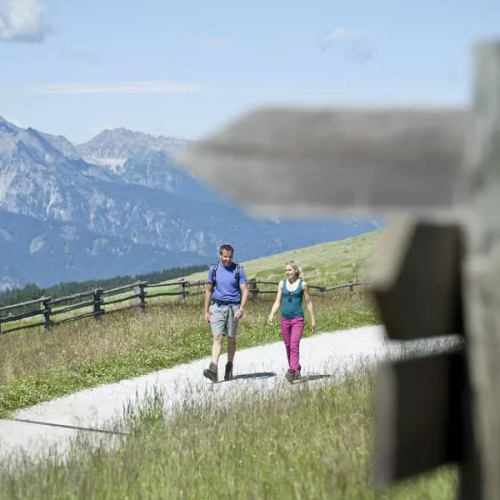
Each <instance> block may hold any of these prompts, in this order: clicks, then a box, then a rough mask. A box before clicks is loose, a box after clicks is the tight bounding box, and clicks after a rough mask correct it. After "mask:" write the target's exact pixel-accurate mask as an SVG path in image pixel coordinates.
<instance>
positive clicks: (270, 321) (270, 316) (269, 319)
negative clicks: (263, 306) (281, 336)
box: [267, 314, 274, 325]
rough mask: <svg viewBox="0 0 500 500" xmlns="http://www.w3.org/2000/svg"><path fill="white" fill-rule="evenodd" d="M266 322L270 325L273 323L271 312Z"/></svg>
mask: <svg viewBox="0 0 500 500" xmlns="http://www.w3.org/2000/svg"><path fill="white" fill-rule="evenodd" d="M267 323H268V324H269V325H272V324H273V323H274V316H273V315H272V314H270V315H269V318H267Z"/></svg>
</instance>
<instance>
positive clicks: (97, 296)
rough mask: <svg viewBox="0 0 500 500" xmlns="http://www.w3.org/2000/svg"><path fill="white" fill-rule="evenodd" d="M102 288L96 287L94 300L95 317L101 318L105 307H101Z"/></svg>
mask: <svg viewBox="0 0 500 500" xmlns="http://www.w3.org/2000/svg"><path fill="white" fill-rule="evenodd" d="M102 292H103V289H102V288H94V293H93V296H92V298H93V301H94V319H97V320H99V319H101V316H102V314H103V313H104V309H102V308H101V304H102Z"/></svg>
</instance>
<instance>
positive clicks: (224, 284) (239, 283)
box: [203, 245, 248, 382]
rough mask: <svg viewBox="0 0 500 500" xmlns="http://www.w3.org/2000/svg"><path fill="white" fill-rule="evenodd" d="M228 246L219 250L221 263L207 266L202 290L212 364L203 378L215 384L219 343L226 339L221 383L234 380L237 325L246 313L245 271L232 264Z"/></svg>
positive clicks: (232, 253) (246, 287)
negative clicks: (225, 355)
mask: <svg viewBox="0 0 500 500" xmlns="http://www.w3.org/2000/svg"><path fill="white" fill-rule="evenodd" d="M233 255H234V249H233V247H232V246H231V245H222V246H221V247H220V248H219V256H220V261H219V262H217V264H214V265H212V266H210V269H209V270H208V278H207V284H206V288H205V304H204V309H203V314H204V317H205V321H206V322H207V323H209V324H210V326H211V329H212V336H213V344H212V360H211V362H210V366H209V367H208V368H207V369H206V370H204V371H203V375H204V376H205V377H207V378H208V379H210V380H211V381H212V382H217V380H218V373H217V368H218V362H219V357H220V352H221V347H222V339H223V337H224V336H225V335H227V364H226V370H225V373H224V380H231V379H232V378H233V361H234V354H235V352H236V332H237V330H238V322H239V320H240V319H241V318H242V316H243V314H244V313H245V307H246V303H247V300H248V285H247V277H246V274H245V270H244V269H243V267H241V266H240V265H239V264H236V263H234V262H233Z"/></svg>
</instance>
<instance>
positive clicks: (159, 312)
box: [0, 291, 377, 417]
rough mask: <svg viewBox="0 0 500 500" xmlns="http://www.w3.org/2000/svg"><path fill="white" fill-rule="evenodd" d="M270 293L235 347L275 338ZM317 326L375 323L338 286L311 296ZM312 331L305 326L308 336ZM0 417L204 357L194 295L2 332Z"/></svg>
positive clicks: (362, 303) (365, 306)
mask: <svg viewBox="0 0 500 500" xmlns="http://www.w3.org/2000/svg"><path fill="white" fill-rule="evenodd" d="M270 308H271V297H269V300H265V299H264V300H261V299H259V300H255V301H253V302H251V303H250V304H249V307H248V313H247V315H246V316H245V318H244V320H243V321H242V322H241V329H240V334H239V339H238V345H239V348H240V349H241V348H245V347H253V346H256V345H261V344H265V343H269V342H275V341H278V340H279V339H280V334H279V329H278V327H277V325H275V327H270V326H269V325H267V324H266V319H267V316H268V314H269V310H270ZM315 308H316V319H317V322H318V329H319V331H332V330H340V329H344V328H351V327H357V326H363V325H368V324H373V323H375V322H377V317H376V313H375V311H374V309H373V308H372V306H371V304H370V301H369V300H368V298H367V296H366V295H364V294H357V293H351V292H349V291H343V292H339V293H336V294H330V295H329V296H325V297H323V298H321V297H317V298H316V299H315ZM309 334H310V333H309V332H308V331H306V336H307V335H309ZM0 345H1V348H0V417H5V416H7V415H9V414H10V413H11V412H12V411H14V410H17V409H20V408H24V407H27V406H31V405H34V404H36V403H39V402H42V401H47V400H50V399H52V398H54V397H58V396H62V395H65V394H70V393H72V392H75V391H77V390H80V389H84V388H90V387H95V386H98V385H101V384H105V383H111V382H116V381H119V380H122V379H125V378H130V377H134V376H138V375H142V374H146V373H149V372H152V371H156V370H161V369H164V368H169V367H172V366H175V365H176V364H179V363H184V362H188V361H192V360H194V359H199V358H202V357H204V356H208V355H209V353H210V348H211V335H210V329H209V327H208V326H207V325H206V324H205V323H204V320H203V317H202V303H201V300H200V299H199V298H198V299H197V300H195V299H192V300H187V301H185V302H181V301H175V302H172V301H169V302H165V303H163V304H161V305H158V306H151V307H149V308H147V309H145V310H144V311H138V310H136V311H128V312H124V313H116V314H115V315H110V316H109V317H106V316H105V317H103V318H102V319H101V320H94V319H92V318H90V319H88V320H82V321H78V322H74V323H68V324H65V325H61V326H59V327H56V328H54V329H52V330H50V331H47V332H40V331H25V332H17V333H12V334H7V335H4V336H3V337H2V340H1V341H0Z"/></svg>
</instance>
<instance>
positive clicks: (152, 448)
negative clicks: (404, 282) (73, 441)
mask: <svg viewBox="0 0 500 500" xmlns="http://www.w3.org/2000/svg"><path fill="white" fill-rule="evenodd" d="M373 386H374V382H373V379H372V378H371V376H370V375H369V374H368V373H361V374H360V375H359V376H358V377H351V378H349V379H347V380H346V381H345V382H344V383H342V384H334V383H333V379H328V378H325V379H322V380H318V381H316V382H314V383H310V384H308V383H302V384H294V385H293V386H287V385H284V384H282V385H277V388H276V390H273V393H272V397H269V394H267V393H264V392H263V393H258V392H257V393H255V392H253V393H249V391H247V390H245V389H242V390H241V392H240V393H238V394H235V395H234V397H233V398H232V399H231V400H230V404H220V401H219V402H218V401H217V400H216V399H207V400H205V402H204V403H203V404H201V405H200V404H194V403H191V402H190V400H186V401H185V402H184V403H183V404H180V405H178V406H177V407H176V408H175V410H174V413H173V415H172V416H171V418H169V419H168V420H167V421H165V420H164V415H163V401H162V398H161V392H157V393H156V394H155V395H154V396H153V397H150V398H149V399H148V400H147V401H145V402H144V404H143V405H142V406H141V405H139V406H134V405H131V406H129V407H128V408H127V411H126V421H125V425H127V427H128V428H129V430H130V431H131V434H130V436H129V437H128V438H127V441H126V442H125V443H124V444H123V445H122V446H119V447H118V448H117V449H114V450H112V451H110V450H108V451H105V449H104V448H99V449H96V448H95V447H93V446H91V445H90V444H89V443H87V444H86V441H85V440H81V441H80V443H79V445H78V446H75V447H74V448H73V450H72V452H71V454H70V456H69V458H67V460H66V461H61V460H59V459H58V457H57V456H48V457H47V458H45V459H44V460H43V461H42V462H33V461H30V460H24V461H23V462H21V463H17V464H16V466H15V467H10V470H8V469H7V466H6V465H5V464H4V466H3V468H2V466H1V465H0V498H2V499H5V500H10V499H19V498H23V499H33V500H38V499H40V500H41V499H47V498H51V499H63V498H64V499H68V500H69V499H85V500H87V499H102V500H105V499H136V498H137V499H139V498H140V499H172V500H174V499H186V500H187V499H193V500H194V499H196V500H198V499H215V498H218V499H233V498H241V499H249V500H250V499H259V500H260V499H280V500H281V499H283V500H286V499H307V500H315V499H318V500H319V499H328V500H336V499H342V500H365V499H366V500H372V499H373V500H375V499H377V500H382V499H384V500H389V499H394V500H399V499H401V500H403V499H405V500H425V499H427V500H437V499H439V500H447V499H451V498H453V493H454V489H455V487H456V473H455V470H454V469H453V468H448V469H442V470H439V471H437V472H434V473H432V474H429V475H427V476H425V477H422V478H416V479H414V480H410V481H406V482H404V483H403V484H401V485H399V486H397V487H394V488H392V489H389V490H386V491H376V490H375V489H374V487H373V472H372V469H373V463H372V462H373V459H372V457H373V449H372V447H373V429H372V422H373V407H372V397H373V389H374V387H373Z"/></svg>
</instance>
